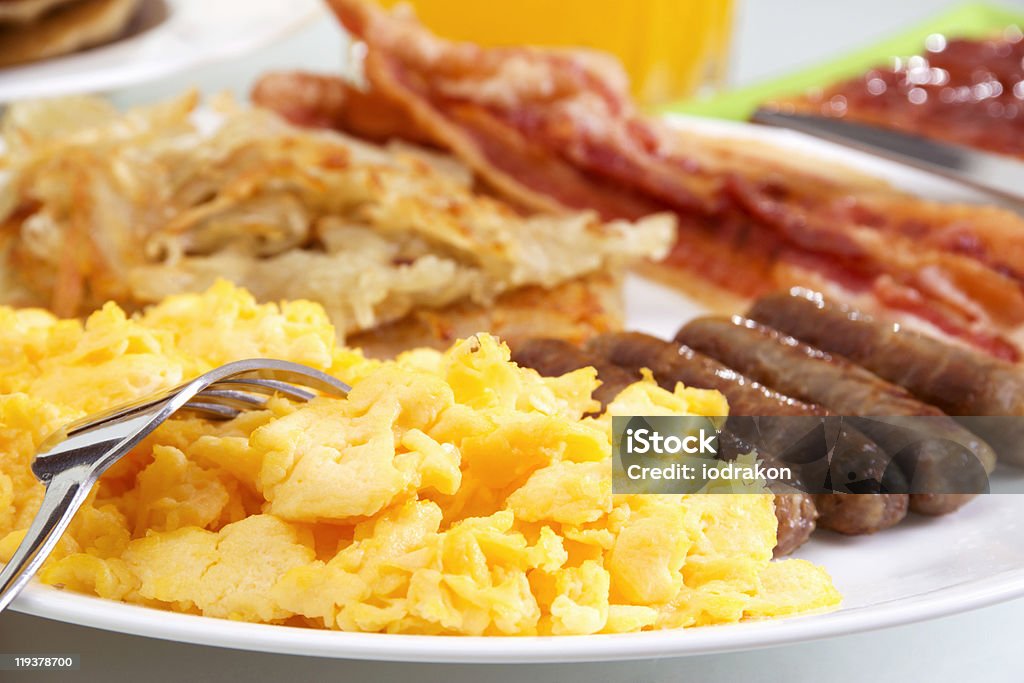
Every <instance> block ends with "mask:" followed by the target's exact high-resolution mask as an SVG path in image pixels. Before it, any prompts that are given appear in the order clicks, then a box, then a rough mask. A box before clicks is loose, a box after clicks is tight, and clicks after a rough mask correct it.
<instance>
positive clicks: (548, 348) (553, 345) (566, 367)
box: [512, 339, 636, 408]
mask: <svg viewBox="0 0 1024 683" xmlns="http://www.w3.org/2000/svg"><path fill="white" fill-rule="evenodd" d="M512 360H513V361H515V362H516V363H518V364H519V365H522V366H524V367H527V368H533V369H534V370H536V371H537V372H539V373H540V374H541V375H544V376H545V377H557V376H559V375H564V374H565V373H567V372H572V371H573V370H579V369H580V368H585V367H593V368H594V369H596V370H597V377H598V379H600V380H601V386H599V387H598V388H597V390H596V391H594V398H595V399H597V400H598V401H600V402H601V407H602V408H604V407H605V406H607V405H608V404H609V403H611V402H612V401H613V400H614V399H615V397H616V396H618V395H619V392H620V391H622V390H623V389H625V388H626V387H627V386H629V385H630V384H632V383H633V382H635V381H636V377H634V375H633V374H632V373H630V372H627V371H626V370H623V369H622V368H620V367H618V366H617V365H614V364H613V363H609V362H608V361H607V360H605V359H603V358H601V357H600V356H598V355H597V354H594V353H589V352H587V351H584V350H583V349H580V348H579V347H576V346H573V345H572V344H570V343H569V342H567V341H565V340H563V339H529V340H527V341H525V342H523V343H522V344H518V345H517V346H516V348H514V349H512Z"/></svg>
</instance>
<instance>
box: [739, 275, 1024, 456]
mask: <svg viewBox="0 0 1024 683" xmlns="http://www.w3.org/2000/svg"><path fill="white" fill-rule="evenodd" d="M749 316H750V317H751V318H753V319H754V320H757V321H758V322H761V323H763V324H765V325H768V326H770V327H773V328H775V329H777V330H779V331H781V332H785V333H786V334H790V335H792V336H794V337H796V338H797V339H800V340H801V341H804V342H806V343H808V344H810V345H812V346H815V347H817V348H819V349H822V350H824V351H828V352H832V353H838V354H841V355H843V356H845V357H847V358H849V359H850V360H852V361H854V362H855V363H858V364H860V365H862V366H864V367H865V368H867V369H868V370H870V371H871V372H873V373H875V374H876V375H878V376H879V377H882V378H884V379H886V380H888V381H890V382H893V383H894V384H898V385H900V386H902V387H904V388H905V389H907V390H908V391H909V392H910V393H912V394H913V395H915V396H916V397H918V398H919V399H921V400H922V401H925V402H927V403H930V404H932V405H935V406H938V407H939V408H940V409H942V410H943V411H945V412H946V413H947V414H949V415H953V416H957V417H961V416H962V417H964V419H963V420H962V422H963V423H964V424H965V426H967V428H968V429H971V430H972V431H974V432H975V433H977V434H978V435H979V436H981V437H982V438H983V439H985V440H986V441H987V442H988V443H989V444H990V445H991V446H992V447H993V448H994V449H995V451H996V452H997V453H998V454H999V456H1000V457H1001V458H1002V459H1003V460H1005V461H1006V462H1009V463H1012V464H1016V465H1024V368H1021V367H1020V366H1019V365H1015V364H1013V363H1008V362H1006V361H1002V360H999V359H996V358H992V357H990V356H987V355H985V354H983V353H980V352H978V351H974V350H972V349H967V348H963V347H960V346H954V345H953V344H949V343H946V342H944V341H941V340H939V339H935V338H933V337H929V336H927V335H924V334H921V333H919V332H915V331H913V330H908V329H906V328H904V327H902V326H900V325H898V324H893V323H890V322H885V321H881V320H875V319H873V318H871V317H870V316H867V315H864V314H862V313H860V312H858V311H856V310H854V309H852V308H850V307H848V306H845V305H842V304H836V303H831V302H829V301H826V300H825V298H824V297H822V296H821V295H820V294H818V293H816V292H812V291H810V290H806V289H802V288H795V289H793V290H791V291H790V292H788V293H786V292H781V293H778V294H771V295H768V296H765V297H763V298H762V299H760V300H758V301H757V302H756V303H755V304H754V305H753V307H752V308H751V309H750V313H749ZM1015 417H1017V418H1021V419H1014V418H1015Z"/></svg>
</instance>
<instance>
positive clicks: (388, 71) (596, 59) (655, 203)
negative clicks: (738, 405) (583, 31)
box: [254, 0, 1024, 357]
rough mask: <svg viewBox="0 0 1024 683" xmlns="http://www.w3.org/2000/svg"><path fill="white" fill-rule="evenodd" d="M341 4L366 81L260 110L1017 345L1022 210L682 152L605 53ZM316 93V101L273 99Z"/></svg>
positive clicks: (955, 330)
mask: <svg viewBox="0 0 1024 683" xmlns="http://www.w3.org/2000/svg"><path fill="white" fill-rule="evenodd" d="M330 5H331V6H332V8H333V9H334V11H335V12H336V13H337V15H338V17H339V18H340V20H341V21H342V23H343V24H344V25H345V27H346V28H347V29H348V30H349V31H350V32H351V33H352V34H353V35H354V36H356V37H357V38H359V39H361V40H362V41H364V42H365V44H366V46H367V50H366V55H365V60H364V75H365V79H366V81H367V83H368V84H369V91H368V92H367V93H359V92H358V91H356V90H354V89H353V88H351V87H350V86H347V85H346V84H344V83H343V82H342V81H340V79H335V80H334V81H330V80H324V81H319V80H318V81H315V83H316V88H312V87H310V86H309V85H308V84H307V85H306V86H303V80H304V79H308V78H311V77H309V76H305V75H289V76H274V75H271V76H268V77H266V78H265V80H264V81H263V82H261V83H260V85H258V86H257V89H256V91H255V92H254V99H255V100H256V101H257V102H258V103H261V104H264V105H267V106H271V107H272V108H275V109H277V110H278V111H280V112H281V113H282V114H284V115H285V116H287V117H288V118H290V119H291V120H293V121H296V122H297V123H301V124H310V123H312V124H314V125H327V126H330V127H335V128H341V129H344V130H346V131H348V132H352V133H355V134H358V135H363V136H367V137H371V138H373V139H380V138H381V137H388V136H395V137H400V138H405V139H411V140H413V141H417V142H424V141H426V142H429V143H430V144H433V145H435V146H438V147H442V148H445V149H448V150H450V151H451V152H452V153H454V154H455V155H456V156H458V157H459V158H460V159H462V161H463V162H465V163H466V164H467V165H468V166H470V167H471V168H472V169H473V171H474V172H475V173H476V174H477V176H478V178H479V179H480V181H481V182H483V183H484V184H486V185H488V186H490V187H491V188H492V189H493V190H494V191H496V192H497V193H499V194H501V195H503V196H504V197H505V198H506V199H508V200H510V201H512V202H514V203H516V204H518V205H520V206H522V207H523V208H524V209H527V210H535V211H564V210H567V209H581V208H589V209H594V210H596V211H598V212H599V213H600V214H601V215H602V216H604V217H606V218H616V217H626V218H635V217H637V216H639V215H643V214H646V213H650V212H654V211H658V210H664V209H666V208H667V209H671V210H673V211H675V212H676V213H677V214H678V215H679V218H680V235H679V242H678V244H677V245H676V247H675V248H674V249H673V251H672V253H671V254H670V255H669V257H668V259H667V260H666V262H665V263H666V265H668V266H673V267H678V268H685V269H686V270H688V271H690V272H696V273H698V274H700V275H701V276H703V277H705V278H708V279H711V280H712V281H714V282H715V283H716V284H718V285H719V286H721V287H724V288H725V289H727V290H730V291H732V292H734V293H737V294H740V295H743V296H753V295H757V294H760V293H763V292H766V291H770V290H773V289H776V288H778V287H779V286H780V285H784V284H786V285H788V284H792V282H791V281H790V280H791V278H792V277H793V274H794V273H804V274H809V275H808V277H813V278H815V279H823V280H825V281H827V282H829V283H831V284H833V285H838V284H840V283H842V282H844V281H850V282H857V283H858V292H857V294H858V296H861V297H863V296H865V295H867V296H870V297H871V298H872V302H873V304H875V306H876V307H877V308H890V309H898V310H899V311H901V312H903V313H912V314H913V315H915V316H917V317H918V318H920V319H921V320H922V321H926V322H927V323H928V324H929V325H931V326H933V328H937V329H940V330H943V331H945V332H946V333H947V334H949V335H951V336H956V337H958V338H959V339H961V340H962V341H965V342H967V343H971V344H974V345H977V346H980V347H982V348H985V349H986V350H988V351H989V352H992V353H996V354H997V355H1001V356H1013V357H1016V356H1017V354H1018V353H1019V351H1018V350H1017V342H1019V341H1020V340H1021V339H1022V338H1024V275H1022V274H1024V220H1022V219H1021V218H1020V217H1018V216H1016V215H1015V214H1012V213H1009V212H1006V211H1002V210H999V209H994V208H983V207H976V206H956V205H946V204H941V203H935V202H928V201H925V200H921V199H916V198H913V197H910V196H907V195H905V194H902V193H900V192H897V191H894V190H891V189H888V188H885V187H879V186H873V185H870V184H866V183H862V182H859V181H850V182H845V181H844V180H843V179H842V178H840V179H839V180H837V179H836V174H835V173H815V172H814V171H808V170H807V169H806V168H801V167H798V165H796V164H788V163H787V162H786V161H784V160H782V159H781V157H780V158H778V159H777V160H774V161H771V162H767V161H765V158H764V156H763V155H762V156H757V157H755V156H753V155H751V154H744V153H743V152H742V151H737V150H731V151H730V152H729V153H722V152H721V150H720V149H718V148H716V147H715V146H714V145H711V144H705V143H702V142H701V141H700V140H696V139H687V140H686V143H685V144H682V143H681V142H680V140H681V138H680V136H678V135H677V134H676V133H675V132H674V131H672V130H670V129H668V128H667V127H665V126H664V125H663V124H662V123H660V122H659V121H657V120H655V119H648V118H645V117H643V116H641V115H640V114H639V113H638V112H637V111H636V110H635V108H634V106H633V104H632V102H631V101H630V100H629V97H628V89H627V87H626V82H625V78H624V76H623V75H622V73H621V69H619V68H618V67H617V66H616V65H614V64H613V63H610V62H609V60H608V58H606V57H603V56H595V55H594V54H593V53H589V52H584V51H566V50H544V49H538V48H525V47H521V48H483V47H480V46H477V45H473V44H470V43H453V42H448V41H444V40H441V39H439V38H437V37H435V36H433V35H431V34H430V33H429V32H427V31H426V30H425V29H424V28H423V27H422V26H420V25H419V24H417V23H416V22H415V20H414V19H412V18H411V17H408V16H404V15H402V14H400V13H388V12H386V11H384V10H382V9H380V8H379V7H378V6H376V5H374V4H372V3H368V2H363V1H362V0H331V1H330ZM312 78H317V79H321V78H323V77H312ZM289 81H291V83H290V84H289ZM271 85H274V86H275V87H274V88H271V87H270V86H271ZM303 87H307V88H308V91H307V92H305V93H304V94H303V96H286V97H280V96H279V95H274V91H275V89H276V90H277V92H278V93H280V92H281V90H287V89H288V88H294V89H296V90H300V89H301V88H303ZM268 93H269V94H268ZM366 111H372V112H375V114H374V115H373V116H366V115H362V114H365V112H366ZM794 264H797V265H794ZM894 287H898V289H899V291H900V292H901V295H900V296H899V297H894V296H893V295H892V292H893V288H894ZM909 301H913V302H914V304H913V305H912V306H911V305H908V303H907V302H909Z"/></svg>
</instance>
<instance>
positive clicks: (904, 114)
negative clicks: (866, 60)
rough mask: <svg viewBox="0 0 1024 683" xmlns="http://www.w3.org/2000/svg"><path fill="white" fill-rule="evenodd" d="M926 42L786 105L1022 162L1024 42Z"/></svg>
mask: <svg viewBox="0 0 1024 683" xmlns="http://www.w3.org/2000/svg"><path fill="white" fill-rule="evenodd" d="M1022 37H1024V35H1022V33H1021V31H1020V30H1019V29H1018V28H1016V27H1012V28H1008V29H1006V30H1005V31H1004V32H1003V36H1002V37H1001V38H999V39H994V40H962V39H961V40H952V39H951V40H947V39H946V38H945V36H942V35H939V34H935V35H932V36H929V37H928V40H927V42H926V44H925V50H924V51H923V52H922V53H921V54H919V55H915V56H913V57H901V58H896V59H894V60H893V63H892V64H891V66H890V67H889V68H876V69H872V70H871V71H869V72H867V73H866V74H864V75H863V76H860V77H859V78H855V79H852V80H849V81H846V82H843V83H839V84H837V85H835V86H832V87H830V88H828V89H826V90H824V91H815V92H812V93H809V94H808V95H806V96H805V97H804V98H802V99H800V100H797V101H795V102H791V103H787V104H785V105H782V106H783V108H785V109H789V108H790V107H791V106H792V108H794V109H798V110H801V111H807V110H809V109H810V110H814V111H818V112H820V113H821V114H823V115H825V116H832V117H840V118H848V119H851V120H855V121H861V122H863V123H870V124H874V125H879V126H885V127H888V128H895V129H897V130H902V131H906V132H910V133H916V134H918V135H924V136H927V137H932V138H936V139H940V140H945V141H947V142H953V143H958V144H961V145H969V146H972V147H977V148H980V149H985V150H989V151H993V152H1000V153H1003V154H1010V155H1014V156H1018V157H1024V40H1022Z"/></svg>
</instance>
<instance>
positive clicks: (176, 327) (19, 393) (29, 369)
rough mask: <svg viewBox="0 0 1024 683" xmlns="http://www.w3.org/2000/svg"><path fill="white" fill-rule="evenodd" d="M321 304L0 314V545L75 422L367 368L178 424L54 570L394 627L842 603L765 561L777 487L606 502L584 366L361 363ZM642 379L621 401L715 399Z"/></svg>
mask: <svg viewBox="0 0 1024 683" xmlns="http://www.w3.org/2000/svg"><path fill="white" fill-rule="evenodd" d="M334 339H335V335H334V331H333V330H332V328H331V326H330V324H329V322H328V319H327V316H326V314H325V313H324V311H323V309H322V308H321V307H320V306H318V305H316V304H313V303H309V302H303V301H295V302H290V303H283V304H281V305H280V306H278V305H259V304H257V303H256V302H255V301H254V300H253V298H252V297H251V296H249V295H248V294H247V293H246V292H245V291H243V290H240V289H236V288H234V287H233V286H232V285H229V284H227V283H219V284H217V285H216V286H214V287H213V288H212V289H210V290H209V291H207V292H206V293H204V294H200V295H182V296H176V297H172V298H169V299H167V300H166V301H164V302H163V303H161V304H159V305H157V306H155V307H153V308H151V309H149V310H148V311H146V312H145V313H143V314H141V315H138V316H135V317H127V316H126V315H125V314H124V312H122V311H121V310H120V309H119V308H118V307H117V306H115V305H113V304H108V305H107V306H106V307H104V308H103V309H102V310H100V311H98V312H96V313H94V314H93V315H92V316H90V317H89V318H88V320H87V321H86V322H85V324H84V325H83V324H82V323H80V322H78V321H76V320H59V319H57V318H55V317H53V316H51V315H49V314H47V313H44V312H41V311H38V310H15V309H10V308H0V539H2V540H0V559H4V560H6V559H8V558H9V557H10V556H11V554H12V553H13V551H14V549H15V547H16V546H17V544H18V543H19V541H20V540H21V538H22V536H23V534H24V529H25V528H26V527H27V526H28V524H29V522H30V520H31V518H32V516H33V515H34V514H35V511H36V509H37V507H38V504H39V501H40V499H41V496H42V493H43V488H42V486H41V485H40V484H39V483H38V482H36V481H35V479H34V478H33V476H32V474H31V472H30V471H29V463H30V462H31V460H32V457H33V455H34V453H35V450H36V448H37V447H38V445H39V444H40V442H41V441H42V440H43V439H44V438H45V437H46V436H47V435H48V434H49V433H50V432H51V431H53V430H55V429H56V428H58V427H59V426H61V425H62V424H63V423H65V422H67V421H69V420H72V419H75V418H78V417H81V416H83V415H86V414H88V413H90V412H93V411H98V410H102V409H104V408H106V407H109V406H112V405H114V404H117V403H120V402H123V401H125V400H128V399H132V398H134V397H138V396H142V395H145V394H148V393H151V392H153V391H155V390H158V389H160V388H164V387H168V386H172V385H174V384H176V383H179V382H181V381H183V380H187V379H189V378H190V377H192V376H195V375H197V374H199V373H202V372H205V371H207V370H209V369H211V368H213V367H215V366H217V365H220V364H222V363H225V362H228V361H232V360H237V359H241V358H247V357H257V356H260V357H274V358H282V359H287V360H291V361H296V362H299V363H306V364H308V365H311V366H313V367H315V368H319V369H321V370H324V371H326V372H329V373H331V374H333V375H335V376H337V377H338V378H340V379H342V380H344V381H345V382H348V383H350V384H352V386H353V390H352V392H351V394H350V395H349V397H348V398H347V399H344V400H340V399H331V398H319V399H316V400H314V401H312V402H310V403H307V404H293V403H290V402H288V401H286V400H284V399H274V400H272V401H271V403H270V405H269V407H268V409H267V410H264V411H260V412H253V413H247V414H243V415H242V416H240V417H238V418H236V419H234V420H232V421H229V422H220V423H215V422H206V421H203V420H199V419H188V418H182V419H176V420H172V421H170V422H168V423H166V424H165V425H163V426H162V427H161V428H159V429H158V430H157V431H156V432H154V434H153V435H151V436H150V437H149V438H147V439H146V440H145V442H143V443H142V444H141V445H140V446H139V447H138V448H136V449H135V450H134V451H133V452H132V453H131V454H130V455H129V456H128V457H126V458H125V459H124V460H122V461H121V462H119V463H117V464H116V465H115V466H114V467H113V468H112V469H111V470H110V471H109V472H108V473H107V474H106V475H104V477H103V478H102V479H101V481H100V482H99V484H98V485H97V486H96V487H95V490H94V491H93V492H92V495H91V497H90V498H89V501H88V502H87V504H86V505H85V506H84V507H83V508H82V510H81V511H80V512H79V513H78V515H77V516H76V517H75V520H74V522H73V523H72V526H71V528H70V529H69V531H68V532H67V533H66V534H65V535H64V537H63V538H62V539H61V542H60V544H59V546H58V549H57V551H56V552H55V553H54V554H53V556H51V558H50V559H49V560H48V561H47V563H46V564H45V566H44V568H43V571H42V572H41V575H40V576H41V579H42V581H44V582H46V583H48V584H52V585H56V586H63V587H66V588H68V589H70V590H75V591H80V592H84V593H90V594H96V595H99V596H102V597H105V598H110V599H114V600H123V601H126V602H130V603H136V604H141V605H149V606H153V607H159V608H163V609H169V610H175V611H180V612H187V613H193V614H202V615H207V616H213V617H223V618H229V619H239V620H245V621H256V622H270V623H282V624H290V625H300V626H311V627H320V628H332V629H343V630H352V631H385V632H392V633H398V632H401V633H432V634H472V635H529V634H587V633H598V632H622V631H636V630H640V629H650V628H675V627H685V626H696V625H702V624H716V623H726V622H735V621H739V620H742V619H749V618H759V617H771V616H778V615H786V614H793V613H797V612H805V611H810V610H817V609H823V608H829V607H832V606H835V605H836V604H838V601H839V596H838V594H837V592H836V590H835V589H834V588H833V586H832V583H831V580H830V579H829V577H828V575H827V574H826V573H825V572H824V571H823V570H821V569H819V568H818V567H815V566H814V565H812V564H810V563H807V562H805V561H801V560H785V561H781V562H773V561H771V556H772V547H773V546H774V544H775V533H776V520H775V515H774V512H773V508H772V499H771V497H770V496H766V495H765V496H762V495H735V496H730V495H703V496H690V497H685V496H669V495H633V496H613V495H612V493H611V467H610V459H611V448H610V417H608V416H604V417H602V418H599V419H592V418H584V417H583V415H584V414H585V413H587V412H589V411H591V410H594V409H595V408H596V403H595V402H594V401H593V400H592V399H591V393H592V391H593V389H594V388H595V386H596V384H597V380H596V378H595V373H594V371H593V370H592V369H589V368H588V369H584V370H579V371H576V372H573V373H570V374H568V375H565V376H562V377H558V378H542V377H540V376H539V375H538V374H537V373H535V372H534V371H532V370H527V369H523V368H519V367H518V366H516V365H515V364H514V363H512V362H510V360H509V352H508V349H507V348H506V347H505V346H504V345H503V344H501V343H500V342H499V341H497V340H496V339H494V338H492V337H489V336H486V335H479V336H478V337H476V338H473V339H469V340H466V341H461V342H459V343H457V344H456V345H455V346H453V347H452V348H451V349H450V350H448V351H447V352H444V353H438V352H434V351H425V350H419V351H412V352H409V353H407V354H405V355H403V356H401V357H400V358H398V359H397V360H395V361H393V362H377V361H370V360H367V359H365V358H363V357H362V355H361V354H359V353H358V352H357V351H352V350H348V349H344V348H340V347H337V346H336V345H335V341H334ZM726 409H727V406H726V405H725V402H724V399H723V398H722V396H721V395H720V394H718V393H716V392H710V391H700V390H695V389H686V388H684V387H682V386H680V387H678V388H677V389H676V391H675V392H674V393H669V392H667V391H664V390H662V389H660V388H658V387H657V386H656V385H655V384H653V383H650V382H639V383H637V384H634V385H632V386H631V387H629V388H628V389H626V390H625V391H624V392H623V393H622V394H620V395H619V397H618V398H617V400H616V401H615V402H614V404H613V405H612V407H611V408H610V411H609V412H618V413H629V414H647V415H650V414H672V413H683V414H707V415H722V414H725V413H724V411H725V410H726Z"/></svg>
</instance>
